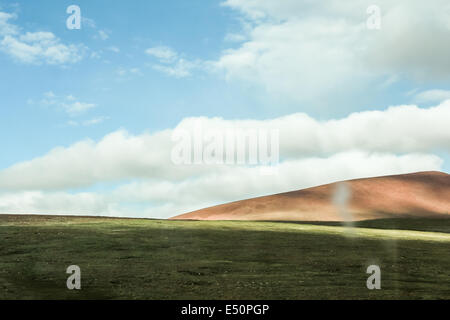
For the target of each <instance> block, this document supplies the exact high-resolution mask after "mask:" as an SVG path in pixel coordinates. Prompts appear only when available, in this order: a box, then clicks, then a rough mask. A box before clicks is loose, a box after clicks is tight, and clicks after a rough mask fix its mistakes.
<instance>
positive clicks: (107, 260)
mask: <svg viewBox="0 0 450 320" xmlns="http://www.w3.org/2000/svg"><path fill="white" fill-rule="evenodd" d="M359 225H360V226H361V227H363V228H357V229H355V230H354V232H353V235H351V236H347V235H346V234H345V228H343V227H341V226H339V225H336V226H332V225H326V224H306V223H305V224H303V223H277V222H272V223H271V222H194V221H193V222H187V221H185V222H182V221H163V220H130V219H106V218H68V217H39V216H34V217H32V216H2V215H0V243H1V247H0V298H1V299H31V298H32V299H66V298H74V299H79V298H84V299H386V298H387V299H450V220H449V219H447V220H436V219H434V220H431V219H430V220H423V219H421V220H381V221H372V222H363V223H360V224H359ZM393 228H396V229H403V230H395V229H393ZM388 229H391V230H388ZM409 230H418V231H409ZM420 230H423V231H420ZM424 231H425V232H424ZM72 264H75V265H78V266H80V267H81V272H82V289H81V290H80V291H69V290H68V289H67V288H66V279H67V277H68V275H67V274H66V273H65V270H66V268H67V267H68V266H69V265H72ZM370 264H378V265H380V267H381V272H382V280H381V286H382V289H381V290H372V291H370V290H368V289H367V288H366V279H367V277H368V275H367V274H366V273H365V271H366V267H367V266H368V265H370Z"/></svg>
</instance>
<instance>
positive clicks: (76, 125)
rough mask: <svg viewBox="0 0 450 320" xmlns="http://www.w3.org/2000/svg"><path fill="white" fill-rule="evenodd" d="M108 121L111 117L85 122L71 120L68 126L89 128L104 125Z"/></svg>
mask: <svg viewBox="0 0 450 320" xmlns="http://www.w3.org/2000/svg"><path fill="white" fill-rule="evenodd" d="M107 119H109V117H96V118H92V119H88V120H83V121H75V120H70V121H68V122H67V124H68V125H69V126H73V127H78V126H83V127H88V126H94V125H97V124H100V123H103V122H104V121H105V120H107Z"/></svg>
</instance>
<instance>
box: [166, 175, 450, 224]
mask: <svg viewBox="0 0 450 320" xmlns="http://www.w3.org/2000/svg"><path fill="white" fill-rule="evenodd" d="M339 185H340V186H342V185H345V186H346V187H344V189H346V190H348V191H349V192H350V193H351V196H350V199H349V201H348V211H345V212H342V210H339V208H338V207H337V206H336V205H335V204H334V202H333V198H334V197H335V195H336V190H338V188H339V187H338V186H339ZM341 188H342V187H341ZM341 191H342V190H341ZM346 215H349V216H350V217H351V219H352V220H366V219H377V218H393V217H411V216H417V217H421V216H435V215H436V216H438V215H444V216H447V217H450V175H448V174H446V173H442V172H434V171H433V172H418V173H411V174H402V175H393V176H383V177H376V178H365V179H355V180H349V181H345V182H343V183H331V184H327V185H322V186H318V187H313V188H308V189H303V190H298V191H292V192H286V193H280V194H275V195H270V196H265V197H259V198H253V199H248V200H241V201H236V202H231V203H226V204H222V205H218V206H214V207H210V208H206V209H201V210H198V211H193V212H190V213H186V214H182V215H179V216H176V217H173V218H172V219H183V220H187V219H189V220H298V221H342V220H347V218H344V217H345V216H346Z"/></svg>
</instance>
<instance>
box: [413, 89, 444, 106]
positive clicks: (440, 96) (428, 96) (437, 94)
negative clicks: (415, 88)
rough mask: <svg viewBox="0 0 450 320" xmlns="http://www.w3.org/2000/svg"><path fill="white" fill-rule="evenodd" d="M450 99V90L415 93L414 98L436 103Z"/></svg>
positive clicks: (420, 101)
mask: <svg viewBox="0 0 450 320" xmlns="http://www.w3.org/2000/svg"><path fill="white" fill-rule="evenodd" d="M448 99H450V90H439V89H434V90H427V91H423V92H420V93H418V94H416V95H415V97H414V100H415V101H417V102H419V103H426V102H430V103H436V102H441V101H444V100H448Z"/></svg>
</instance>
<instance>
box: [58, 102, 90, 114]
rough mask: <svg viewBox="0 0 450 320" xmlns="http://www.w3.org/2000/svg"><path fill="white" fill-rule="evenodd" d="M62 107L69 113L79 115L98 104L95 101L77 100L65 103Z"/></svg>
mask: <svg viewBox="0 0 450 320" xmlns="http://www.w3.org/2000/svg"><path fill="white" fill-rule="evenodd" d="M62 107H63V108H64V109H65V110H66V112H67V113H68V114H70V115H77V114H80V113H83V112H85V111H87V110H89V109H92V108H95V107H96V105H95V104H94V103H85V102H78V101H77V102H73V103H63V104H62Z"/></svg>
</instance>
